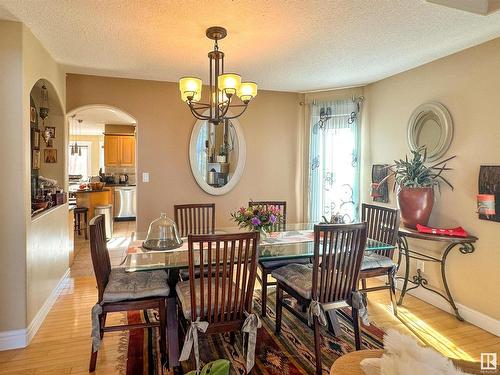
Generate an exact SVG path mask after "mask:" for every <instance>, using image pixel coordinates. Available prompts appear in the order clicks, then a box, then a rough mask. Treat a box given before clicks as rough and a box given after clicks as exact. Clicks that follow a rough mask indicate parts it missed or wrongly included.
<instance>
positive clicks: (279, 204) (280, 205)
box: [248, 201, 286, 232]
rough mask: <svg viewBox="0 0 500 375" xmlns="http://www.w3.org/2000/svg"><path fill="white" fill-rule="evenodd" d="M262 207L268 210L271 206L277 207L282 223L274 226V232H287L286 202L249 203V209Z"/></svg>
mask: <svg viewBox="0 0 500 375" xmlns="http://www.w3.org/2000/svg"><path fill="white" fill-rule="evenodd" d="M257 206H261V207H264V208H267V207H269V206H275V207H276V208H278V209H279V211H280V213H281V216H282V218H283V219H282V221H281V222H280V223H276V224H275V225H273V228H272V230H273V231H275V232H277V231H281V230H286V201H250V202H248V207H257Z"/></svg>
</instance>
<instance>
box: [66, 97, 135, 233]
mask: <svg viewBox="0 0 500 375" xmlns="http://www.w3.org/2000/svg"><path fill="white" fill-rule="evenodd" d="M66 119H67V127H68V139H67V143H66V153H67V159H68V163H67V169H66V171H67V172H66V181H67V187H68V191H69V192H70V196H71V198H72V199H71V203H82V202H83V203H84V204H85V205H86V206H89V207H88V208H89V220H90V218H92V217H93V216H94V214H95V207H94V206H93V205H92V203H91V202H89V200H86V199H87V197H89V196H90V195H89V194H86V190H90V191H93V190H92V186H95V184H94V185H92V184H91V182H95V181H101V182H104V183H105V184H106V185H105V187H104V190H105V191H108V192H109V193H107V194H108V195H109V197H108V198H102V199H103V200H106V203H107V204H111V205H112V209H111V210H112V214H111V221H112V223H113V222H117V221H133V226H134V228H135V218H136V212H137V210H136V201H137V197H136V195H137V190H136V189H137V188H136V182H137V157H136V156H137V142H136V139H137V136H138V132H137V130H138V129H137V120H136V119H135V118H134V117H133V116H132V115H130V114H129V113H127V112H126V111H124V110H122V109H120V108H117V107H114V106H110V105H106V104H92V105H85V106H81V107H78V108H75V109H73V110H71V111H69V112H68V113H67V114H66ZM92 197H93V198H95V197H96V195H95V194H93V195H92ZM83 203H82V204H83ZM103 203H104V201H102V202H101V203H100V205H102V204H103ZM111 237H113V236H112V235H110V238H111Z"/></svg>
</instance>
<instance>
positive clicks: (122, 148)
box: [104, 134, 135, 167]
mask: <svg viewBox="0 0 500 375" xmlns="http://www.w3.org/2000/svg"><path fill="white" fill-rule="evenodd" d="M104 165H105V166H106V167H133V166H134V165H135V136H134V135H109V134H106V135H104Z"/></svg>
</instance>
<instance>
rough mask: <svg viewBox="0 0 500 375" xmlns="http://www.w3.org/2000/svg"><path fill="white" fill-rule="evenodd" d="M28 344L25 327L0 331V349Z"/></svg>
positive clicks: (17, 347)
mask: <svg viewBox="0 0 500 375" xmlns="http://www.w3.org/2000/svg"><path fill="white" fill-rule="evenodd" d="M26 346H28V343H27V335H26V329H15V330H12V331H4V332H0V351H3V350H10V349H19V348H25V347H26Z"/></svg>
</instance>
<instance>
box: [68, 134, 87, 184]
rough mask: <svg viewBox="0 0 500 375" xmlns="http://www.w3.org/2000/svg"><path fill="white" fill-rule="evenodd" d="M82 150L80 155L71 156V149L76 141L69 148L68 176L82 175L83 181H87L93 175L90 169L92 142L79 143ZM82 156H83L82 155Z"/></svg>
mask: <svg viewBox="0 0 500 375" xmlns="http://www.w3.org/2000/svg"><path fill="white" fill-rule="evenodd" d="M77 143H78V147H79V149H80V153H78V152H77V153H75V154H73V155H71V147H72V146H73V145H74V141H73V142H71V143H70V144H69V146H68V174H70V175H82V178H83V179H87V178H88V177H89V176H90V175H91V173H92V172H91V167H90V165H91V164H90V160H91V159H90V157H91V155H90V154H91V152H90V146H91V143H90V142H82V141H80V142H77ZM80 154H81V155H80Z"/></svg>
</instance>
